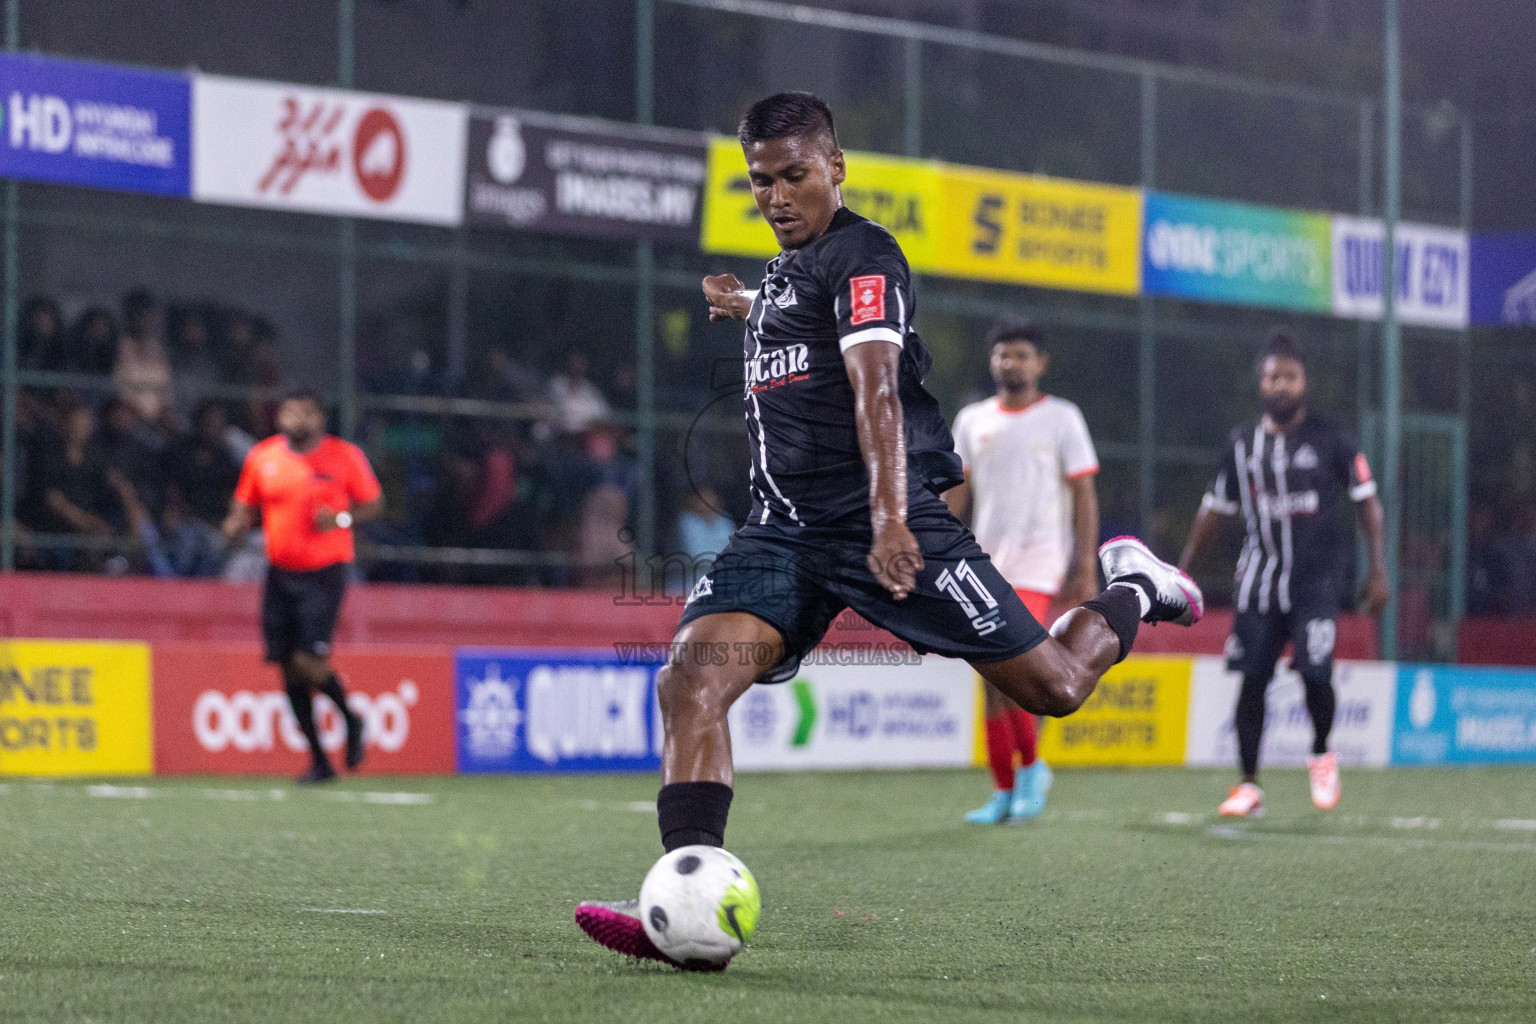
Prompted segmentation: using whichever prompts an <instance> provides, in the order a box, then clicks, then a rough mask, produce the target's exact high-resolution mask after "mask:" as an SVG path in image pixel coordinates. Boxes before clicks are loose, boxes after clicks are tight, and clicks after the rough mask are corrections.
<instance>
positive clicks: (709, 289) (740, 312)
mask: <svg viewBox="0 0 1536 1024" xmlns="http://www.w3.org/2000/svg"><path fill="white" fill-rule="evenodd" d="M704 299H705V301H706V302H708V303H709V319H710V322H711V323H714V322H716V321H719V320H745V319H746V318H747V314H748V313H750V312H752V293H751V292H750V291H748V290H747V286H746V285H744V284H742V283H741V279H740V278H738V277H737V276H736V275H735V274H715V275H713V276H711V277H706V278H705V279H704Z"/></svg>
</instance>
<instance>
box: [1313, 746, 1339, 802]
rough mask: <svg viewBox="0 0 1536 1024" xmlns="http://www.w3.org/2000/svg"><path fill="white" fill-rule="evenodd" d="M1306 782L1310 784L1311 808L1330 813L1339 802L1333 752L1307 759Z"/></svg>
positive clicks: (1336, 767)
mask: <svg viewBox="0 0 1536 1024" xmlns="http://www.w3.org/2000/svg"><path fill="white" fill-rule="evenodd" d="M1307 781H1308V782H1310V783H1311V784H1312V806H1314V807H1316V808H1317V809H1318V810H1320V811H1331V810H1333V809H1334V807H1336V806H1337V805H1338V802H1339V762H1338V759H1337V758H1335V757H1334V756H1333V751H1331V750H1330V751H1328V753H1326V754H1319V755H1317V756H1316V757H1309V758H1307Z"/></svg>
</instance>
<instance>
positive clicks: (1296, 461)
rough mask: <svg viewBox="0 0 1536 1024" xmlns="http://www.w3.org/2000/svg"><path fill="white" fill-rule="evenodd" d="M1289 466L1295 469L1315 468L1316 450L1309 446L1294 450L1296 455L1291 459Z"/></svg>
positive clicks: (1305, 445)
mask: <svg viewBox="0 0 1536 1024" xmlns="http://www.w3.org/2000/svg"><path fill="white" fill-rule="evenodd" d="M1291 465H1293V466H1295V467H1296V468H1297V469H1316V468H1317V449H1316V448H1313V447H1312V446H1311V445H1309V444H1304V445H1302V446H1301V447H1300V448H1297V449H1296V454H1295V455H1294V456H1292V457H1291Z"/></svg>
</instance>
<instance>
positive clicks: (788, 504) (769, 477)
mask: <svg viewBox="0 0 1536 1024" xmlns="http://www.w3.org/2000/svg"><path fill="white" fill-rule="evenodd" d="M759 301H760V302H761V304H762V307H763V311H762V312H761V313H759V314H758V317H757V330H755V331H754V330H752V321H751V319H750V318H749V319H748V320H747V331H748V333H750V334H751V335H752V344H754V345H756V346H757V351H756V352H754V353H752V354H753V356H754V357H755V356H760V355H762V354H763V339H762V336H761V334H760V332H761V331H762V329H763V319H764V318H765V317H767V316H768V299H767V296H766V295H760V296H759ZM747 400H748V402H749V404H750V405H751V407H752V415H753V416H755V417H756V418H757V450H758V458H760V459H761V460H762V464H763V479H764V480H766V481H768V486H769V487H772V488H773V493H774V494H777V495H778V496H779V500H780V501H782V502H783V503H784V507H785V509H786V511H788V512H789V518H791V519H793V520H794V521H795V522H797V523H798V522H799V521H800V513H799V512H797V511H795V503H794V502H792V501H790V500H789V499H788V498H786V497H785V496H784V492H783V491H781V490H779V485H778V484H777V483H775V482H774V479H773V474H772V473H770V472H768V434H767V432H766V431H765V430H763V409H762V406H760V405H758V404H757V395H756V394H754V393H753V392H752V390H751V389H750V388H749V389H748V390H747ZM758 494H759V497H761V498H762V499H763V516H762V519H761V520H759V522H760V523H766V522H767V521H768V509H769V506H768V501H767V497H768V496H767V495H765V494H763V493H762V492H761V491H759V492H758Z"/></svg>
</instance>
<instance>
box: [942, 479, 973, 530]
mask: <svg viewBox="0 0 1536 1024" xmlns="http://www.w3.org/2000/svg"><path fill="white" fill-rule="evenodd" d="M944 504H946V505H948V506H949V512H950V515H952V516H954V517H955V518H956V519H958V520H960V521H961V522H962V523H965V524H966V525H967V526H969V525H970V524H971V482H970V481H969V480H966V481H963V482H961V483H958V484H956V485H955V486H953V487H951V488H950V489H949V490H947V491H945V492H944Z"/></svg>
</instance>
